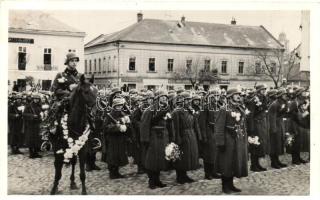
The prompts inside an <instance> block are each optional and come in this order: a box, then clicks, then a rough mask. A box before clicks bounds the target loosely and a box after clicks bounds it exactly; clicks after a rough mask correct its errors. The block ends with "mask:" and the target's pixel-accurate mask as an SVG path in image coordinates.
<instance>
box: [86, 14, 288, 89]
mask: <svg viewBox="0 0 320 200" xmlns="http://www.w3.org/2000/svg"><path fill="white" fill-rule="evenodd" d="M138 19H139V17H138ZM144 21H145V20H142V19H140V21H138V22H137V24H136V25H133V26H132V27H129V28H128V29H127V30H122V31H120V33H115V34H111V35H107V36H105V35H100V36H99V37H97V38H95V39H94V40H92V41H91V42H89V43H88V44H86V45H85V73H86V74H95V77H96V83H97V84H98V85H100V86H102V87H104V86H106V87H109V86H122V85H124V84H126V85H128V86H129V88H137V89H141V88H148V89H152V88H158V87H165V88H168V89H170V88H177V87H184V88H186V89H190V87H191V83H190V81H189V80H187V79H178V78H176V76H174V74H175V72H176V70H180V69H186V67H188V65H197V66H198V68H199V69H206V70H209V71H210V70H212V69H217V71H218V76H219V80H218V81H216V82H214V83H213V82H210V81H205V82H202V83H201V85H203V86H206V88H208V87H209V86H213V84H218V85H220V87H222V88H228V87H233V86H237V85H241V86H245V87H253V86H254V85H255V84H257V83H266V84H268V85H270V86H272V85H273V83H272V81H271V80H270V79H268V78H266V77H264V76H260V75H259V74H252V73H249V71H250V70H249V69H252V67H255V66H256V65H261V64H262V63H258V61H257V60H256V58H255V52H256V51H257V50H261V49H264V50H266V51H268V49H267V48H261V47H260V46H257V47H252V46H235V45H229V46H228V45H211V44H210V41H209V39H206V38H200V43H199V44H198V43H196V42H188V41H187V40H186V41H187V42H183V43H182V42H181V41H182V40H183V39H184V38H182V39H180V38H178V37H179V36H181V35H182V34H183V33H181V32H183V31H186V32H187V31H191V32H192V33H191V36H188V35H187V36H184V37H185V38H186V37H189V38H188V39H189V40H191V41H194V40H197V39H198V38H196V39H194V40H193V38H192V36H194V37H200V36H201V34H203V35H205V34H207V33H206V31H204V30H203V29H202V28H203V27H197V28H199V30H200V31H201V30H202V32H201V33H200V31H199V32H198V33H197V30H196V28H194V27H195V26H196V25H194V24H190V26H192V27H191V28H190V29H189V30H187V29H185V30H184V29H183V28H181V29H179V28H177V30H170V29H169V33H172V32H174V31H176V32H178V31H180V32H178V33H177V34H175V35H172V34H171V35H170V37H171V38H174V42H167V41H166V40H165V39H161V41H160V42H159V41H157V38H158V37H161V33H159V34H158V35H159V36H158V35H157V33H156V32H154V33H152V30H151V29H152V28H149V27H150V26H153V24H155V25H154V26H156V27H159V26H160V27H161V24H159V23H162V22H158V21H157V20H150V21H149V20H146V21H147V22H145V23H149V24H147V25H146V27H148V28H149V30H148V31H150V32H151V34H153V35H154V36H153V37H151V39H150V38H148V39H145V40H144V39H143V38H139V37H140V35H141V34H142V35H143V34H146V33H145V32H146V31H145V30H142V31H140V32H142V33H139V32H138V33H136V34H135V31H136V30H135V29H145V28H144V27H143V26H144V25H143V23H144ZM139 23H141V24H139ZM157 23H158V24H157ZM164 23H166V22H164ZM193 23H196V22H193ZM135 26H136V27H135ZM187 26H188V23H186V25H185V27H187ZM209 26H210V25H209ZM232 26H236V25H232ZM156 27H155V29H156ZM232 28H233V27H232ZM262 29H263V28H262ZM262 31H264V30H262ZM160 32H161V31H160ZM130 34H131V35H132V36H130ZM164 34H165V33H164ZM187 34H189V33H187ZM122 35H123V36H122ZM128 35H129V36H128ZM189 35H190V34H189ZM199 35H200V36H199ZM267 35H269V33H267ZM146 37H147V36H146ZM168 37H169V36H168ZM170 37H169V39H170ZM181 37H182V36H181ZM208 37H209V36H208ZM269 37H270V38H271V39H270V38H268V39H270V40H272V42H273V43H274V44H275V46H276V47H277V48H279V49H281V48H282V46H281V45H280V44H279V43H278V42H277V41H276V39H274V38H273V37H272V36H269ZM226 38H227V39H228V36H226ZM201 40H203V41H204V42H203V43H201ZM247 40H248V41H249V42H251V41H250V39H249V38H248V39H247ZM251 43H253V42H251Z"/></svg>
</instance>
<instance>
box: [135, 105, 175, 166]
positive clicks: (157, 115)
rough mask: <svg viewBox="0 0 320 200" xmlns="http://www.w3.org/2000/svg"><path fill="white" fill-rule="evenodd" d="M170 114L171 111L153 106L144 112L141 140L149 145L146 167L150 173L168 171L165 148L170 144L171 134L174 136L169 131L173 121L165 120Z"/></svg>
mask: <svg viewBox="0 0 320 200" xmlns="http://www.w3.org/2000/svg"><path fill="white" fill-rule="evenodd" d="M168 112H169V110H156V109H155V108H154V107H153V106H151V107H149V108H148V109H147V110H145V111H144V113H143V118H142V119H141V130H140V133H141V138H143V141H144V142H147V143H148V144H149V145H148V148H147V151H146V157H145V161H144V166H145V168H146V169H148V170H150V171H161V170H166V169H167V167H168V161H167V160H166V159H165V148H166V146H167V145H168V144H169V134H172V130H168V129H170V127H172V126H170V123H172V121H171V120H165V119H164V117H165V115H166V113H168ZM169 132H170V133H169Z"/></svg>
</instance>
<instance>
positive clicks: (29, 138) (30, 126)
mask: <svg viewBox="0 0 320 200" xmlns="http://www.w3.org/2000/svg"><path fill="white" fill-rule="evenodd" d="M41 111H42V109H41V104H40V103H39V104H35V103H33V102H32V103H30V104H27V105H26V107H25V110H24V113H23V118H24V119H25V135H26V143H27V145H28V147H29V148H39V147H40V145H41V144H40V143H41V136H40V123H41V117H40V113H41Z"/></svg>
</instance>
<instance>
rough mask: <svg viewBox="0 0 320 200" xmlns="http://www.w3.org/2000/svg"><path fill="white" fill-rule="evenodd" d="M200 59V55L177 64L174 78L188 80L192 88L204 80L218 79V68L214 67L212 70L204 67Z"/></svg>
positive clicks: (214, 80) (213, 80)
mask: <svg viewBox="0 0 320 200" xmlns="http://www.w3.org/2000/svg"><path fill="white" fill-rule="evenodd" d="M201 60H202V59H201V58H200V57H197V58H196V59H191V58H190V59H187V60H186V63H183V64H181V65H179V66H178V67H177V69H175V71H174V73H173V77H174V78H175V79H180V80H188V81H190V84H191V85H192V88H194V87H195V85H196V84H200V83H203V82H204V81H209V82H216V81H217V80H218V75H217V74H218V70H217V69H216V68H215V67H214V68H213V69H212V70H210V69H205V68H204V65H202V63H201Z"/></svg>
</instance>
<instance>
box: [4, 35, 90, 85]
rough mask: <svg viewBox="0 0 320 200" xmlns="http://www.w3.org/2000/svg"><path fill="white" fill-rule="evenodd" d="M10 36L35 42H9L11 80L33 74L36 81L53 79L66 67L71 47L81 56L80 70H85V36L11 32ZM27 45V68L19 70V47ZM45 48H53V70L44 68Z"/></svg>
mask: <svg viewBox="0 0 320 200" xmlns="http://www.w3.org/2000/svg"><path fill="white" fill-rule="evenodd" d="M9 37H13V38H29V39H33V40H34V43H33V44H29V43H12V42H9V43H8V54H9V58H8V59H9V60H8V65H9V66H8V73H9V74H8V75H9V80H10V82H12V81H16V80H17V79H24V78H25V77H26V76H33V77H34V79H35V82H36V83H37V81H38V80H53V79H54V77H55V75H56V74H57V72H61V71H63V70H64V69H65V65H64V61H65V58H66V54H67V53H68V51H69V49H72V50H75V51H76V54H77V55H78V56H79V58H80V62H79V64H78V68H77V69H78V71H79V72H81V73H83V72H84V64H83V63H84V59H83V58H84V48H83V45H84V44H83V39H84V38H83V37H73V36H55V35H40V34H25V33H12V32H9ZM19 47H26V51H27V52H26V53H27V56H26V60H27V64H26V70H18V49H19ZM44 48H51V52H52V53H51V65H52V66H53V68H52V70H50V71H44V70H43V65H44V64H43V63H44V61H43V57H44ZM39 67H40V68H39Z"/></svg>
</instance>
